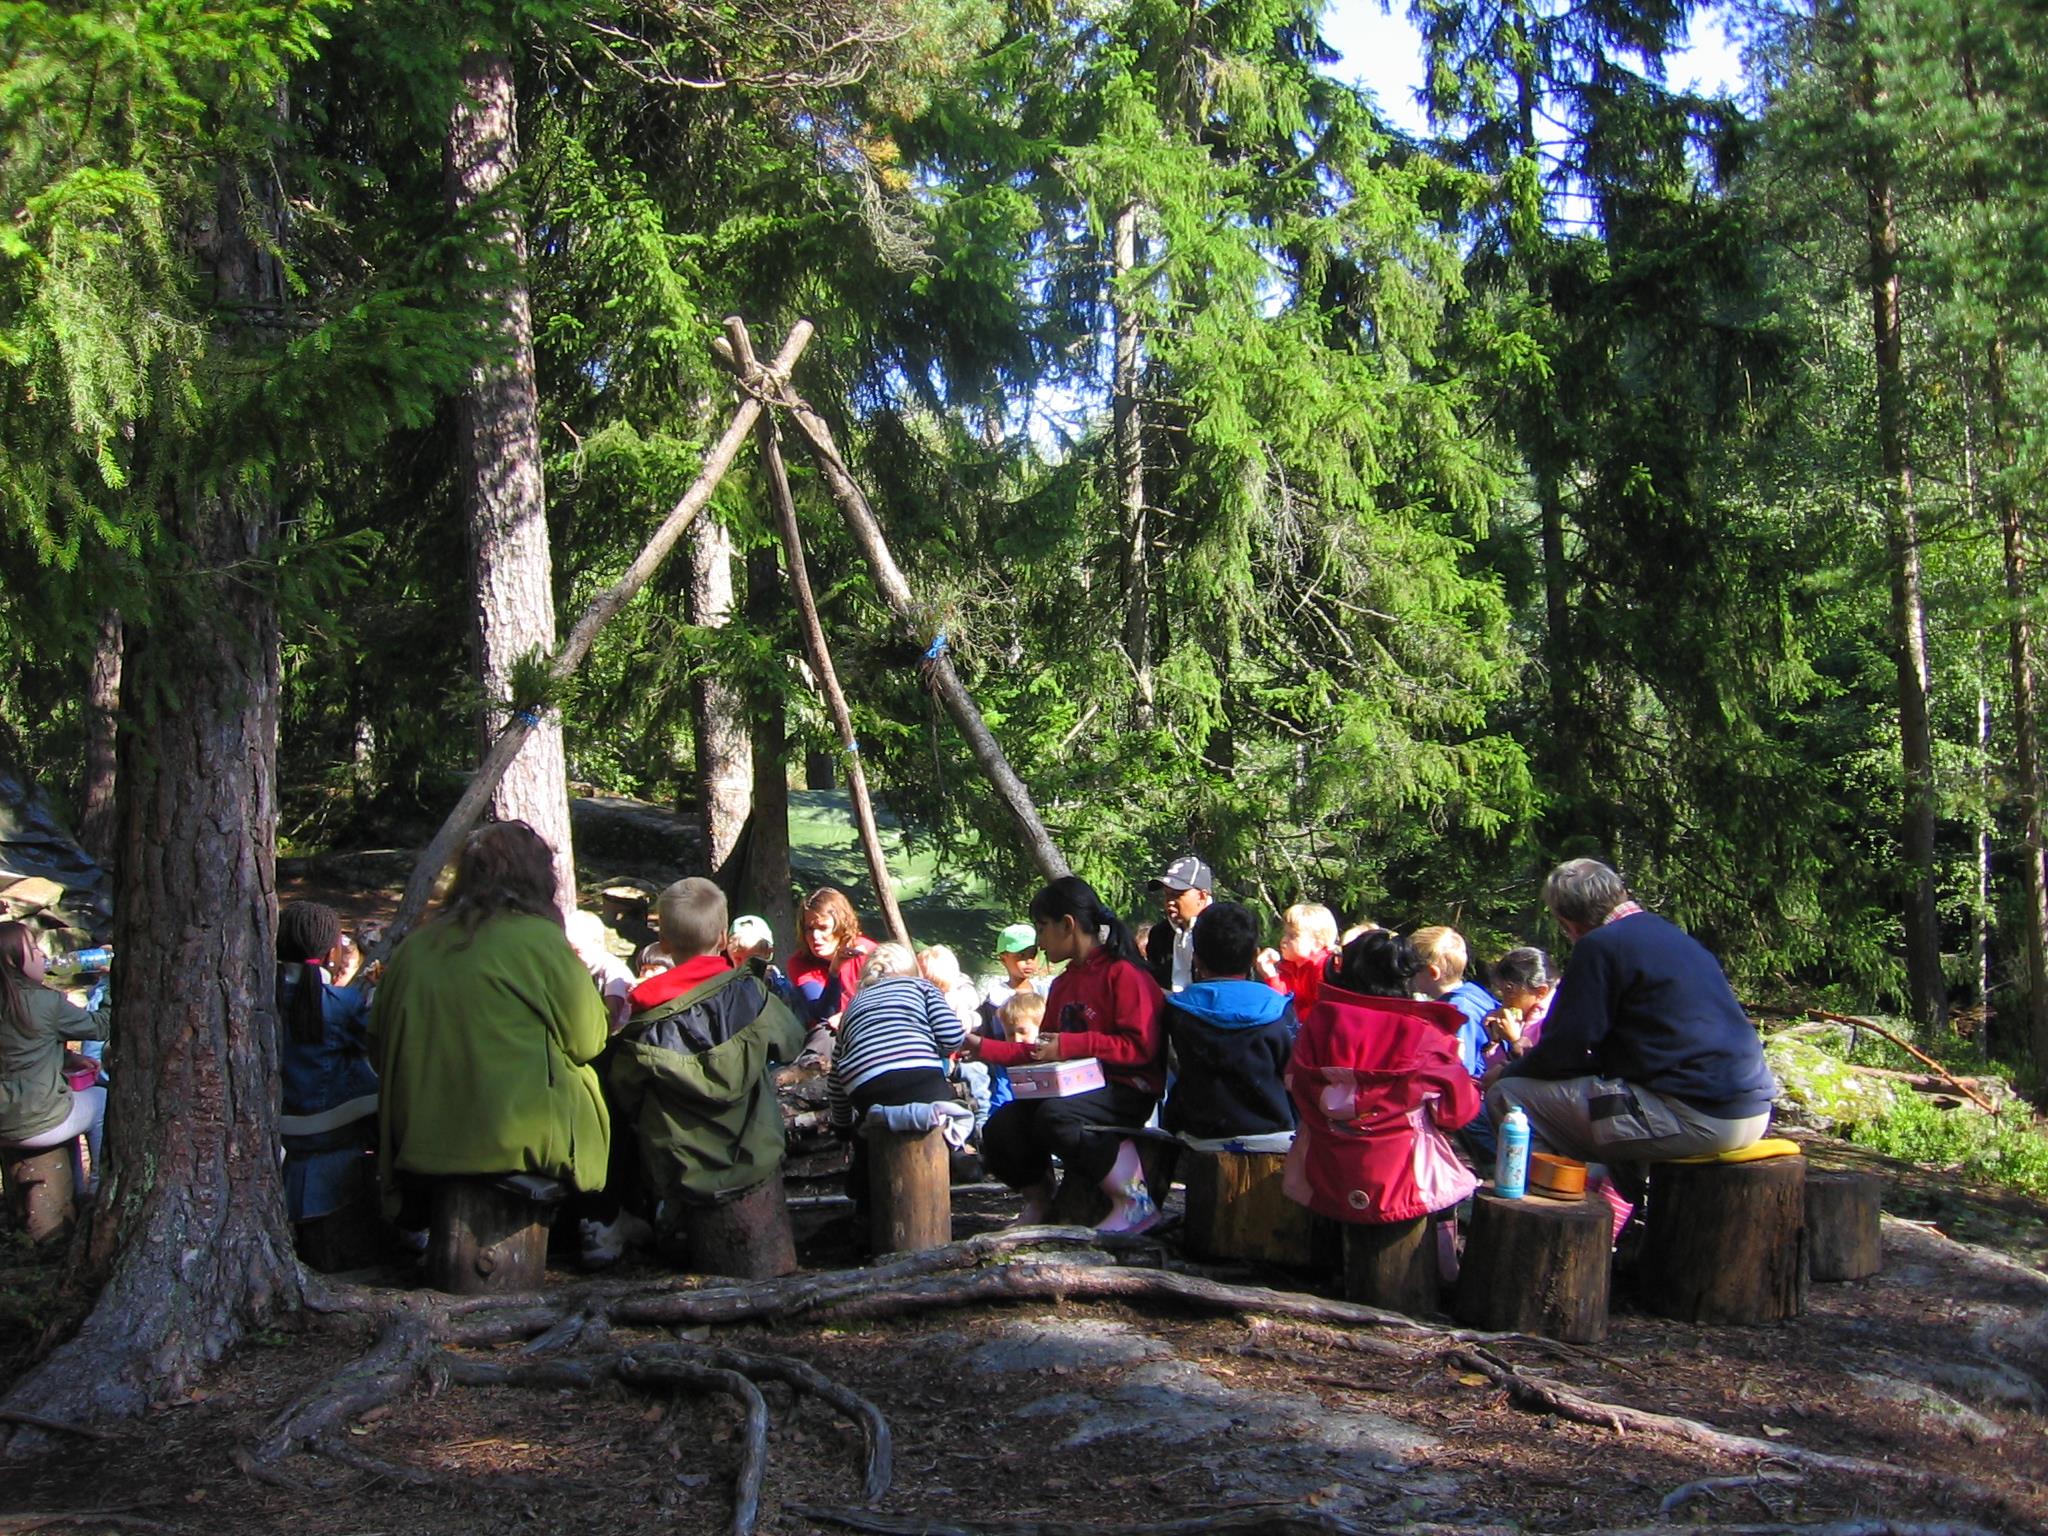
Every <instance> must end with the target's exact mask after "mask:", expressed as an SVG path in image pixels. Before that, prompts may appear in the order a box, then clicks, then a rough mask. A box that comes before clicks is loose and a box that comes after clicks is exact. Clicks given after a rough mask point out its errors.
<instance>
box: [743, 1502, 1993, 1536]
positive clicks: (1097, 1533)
mask: <svg viewBox="0 0 2048 1536" xmlns="http://www.w3.org/2000/svg"><path fill="white" fill-rule="evenodd" d="M783 1508H784V1509H785V1510H786V1511H787V1512H788V1513H790V1514H793V1515H801V1516H802V1517H803V1518H805V1519H806V1520H821V1521H824V1522H825V1523H826V1524H828V1525H841V1526H845V1527H846V1528H847V1529H848V1530H853V1531H869V1532H874V1533H876V1536H1233V1533H1236V1532H1244V1533H1246V1536H1392V1533H1394V1532H1400V1533H1401V1536H1513V1533H1517V1532H1519V1530H1520V1527H1518V1526H1509V1525H1434V1524H1423V1523H1419V1522H1416V1521H1408V1520H1404V1521H1400V1522H1398V1523H1397V1524H1392V1525H1389V1524H1371V1523H1367V1522H1363V1521H1359V1520H1356V1519H1353V1518H1351V1517H1348V1516H1345V1515H1335V1514H1328V1513H1325V1512H1324V1511H1321V1510H1309V1509H1300V1508H1279V1509H1276V1508H1274V1507H1272V1506H1270V1505H1259V1506H1253V1507H1248V1508H1245V1509H1230V1510H1223V1511H1220V1512H1219V1513H1217V1514H1213V1515H1191V1516H1189V1517H1187V1518H1186V1519H1182V1520H1161V1521H1155V1522H1152V1523H1149V1524H1144V1525H1099V1524H1095V1523H1092V1522H1088V1521H1073V1520H988V1521H973V1522H970V1521H958V1520H933V1519H929V1518H927V1517H925V1516H923V1515H878V1514H875V1513H873V1512H872V1511H870V1510H864V1509H842V1508H839V1507H837V1506H834V1505H829V1504H786V1505H784V1506H783ZM1580 1536H1997V1533H1996V1532H1994V1531H1991V1530H1989V1529H1987V1528H1986V1527H1984V1526H1981V1525H1968V1524H1962V1523H1959V1522H1956V1521H1949V1520H1933V1521H1913V1520H1829V1521H1824V1522H1821V1523H1819V1524H1814V1525H1791V1524H1781V1523H1771V1524H1763V1525H1639V1526H1630V1527H1627V1528H1625V1529H1613V1530H1601V1531H1585V1532H1582V1533H1580Z"/></svg>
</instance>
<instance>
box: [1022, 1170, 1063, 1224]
mask: <svg viewBox="0 0 2048 1536" xmlns="http://www.w3.org/2000/svg"><path fill="white" fill-rule="evenodd" d="M1058 1192H1059V1186H1058V1185H1057V1184H1055V1183H1054V1182H1053V1178H1052V1175H1051V1174H1050V1173H1048V1174H1047V1175H1046V1176H1045V1177H1044V1178H1042V1179H1040V1180H1039V1181H1038V1182H1037V1183H1036V1184H1033V1185H1032V1186H1031V1187H1030V1188H1028V1189H1026V1190H1025V1191H1024V1209H1023V1210H1022V1211H1020V1212H1018V1213H1017V1219H1016V1220H1015V1221H1014V1222H1012V1223H1011V1225H1012V1226H1018V1227H1042V1226H1044V1225H1045V1219H1046V1217H1048V1216H1050V1215H1051V1214H1052V1197H1053V1196H1054V1195H1055V1194H1057V1193H1058Z"/></svg>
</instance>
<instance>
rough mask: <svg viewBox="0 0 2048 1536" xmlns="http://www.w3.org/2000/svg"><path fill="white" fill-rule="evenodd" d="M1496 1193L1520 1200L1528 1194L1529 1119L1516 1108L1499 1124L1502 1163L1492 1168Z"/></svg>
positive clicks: (1509, 1198)
mask: <svg viewBox="0 0 2048 1536" xmlns="http://www.w3.org/2000/svg"><path fill="white" fill-rule="evenodd" d="M1493 1192H1494V1193H1495V1194H1496V1195H1499V1196H1500V1197H1501V1199H1503V1200H1519V1199H1521V1198H1522V1196H1524V1195H1526V1194H1527V1193H1528V1192H1529V1117H1528V1116H1527V1115H1525V1114H1523V1113H1522V1107H1521V1105H1519V1104H1517V1105H1516V1106H1515V1107H1514V1108H1512V1109H1510V1110H1509V1111H1508V1112H1507V1118H1505V1119H1504V1120H1502V1121H1501V1123H1500V1159H1499V1161H1498V1162H1496V1163H1495V1164H1494V1166H1493Z"/></svg>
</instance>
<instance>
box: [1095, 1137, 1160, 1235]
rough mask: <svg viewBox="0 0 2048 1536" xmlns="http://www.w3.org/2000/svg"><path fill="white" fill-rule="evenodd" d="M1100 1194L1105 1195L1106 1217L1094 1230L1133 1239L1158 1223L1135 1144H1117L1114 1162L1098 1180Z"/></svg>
mask: <svg viewBox="0 0 2048 1536" xmlns="http://www.w3.org/2000/svg"><path fill="white" fill-rule="evenodd" d="M1102 1192H1103V1193H1104V1194H1106V1195H1108V1196H1109V1214H1108V1215H1107V1216H1105V1217H1103V1218H1102V1220H1100V1221H1098V1222H1097V1223H1095V1230H1096V1231H1098V1232H1122V1233H1126V1234H1129V1235H1132V1236H1135V1235H1136V1234H1138V1233H1140V1232H1149V1231H1151V1230H1152V1228H1154V1227H1156V1226H1157V1225H1158V1224H1159V1207H1158V1206H1157V1205H1155V1204H1153V1202H1152V1192H1151V1191H1150V1190H1148V1189H1147V1188H1145V1167H1144V1164H1142V1163H1141V1162H1139V1161H1138V1144H1137V1143H1136V1142H1135V1141H1125V1142H1122V1143H1120V1144H1119V1145H1118V1147H1117V1149H1116V1162H1115V1163H1114V1164H1112V1165H1111V1167H1110V1170H1109V1172H1108V1174H1107V1175H1105V1176H1104V1178H1103V1180H1102Z"/></svg>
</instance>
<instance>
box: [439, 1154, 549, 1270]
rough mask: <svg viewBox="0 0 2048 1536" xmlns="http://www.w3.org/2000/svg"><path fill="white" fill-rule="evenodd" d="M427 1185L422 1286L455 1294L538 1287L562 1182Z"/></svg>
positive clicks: (503, 1179) (524, 1176)
mask: <svg viewBox="0 0 2048 1536" xmlns="http://www.w3.org/2000/svg"><path fill="white" fill-rule="evenodd" d="M429 1182H430V1183H431V1185H432V1188H433V1198H432V1215H431V1216H430V1217H429V1219H428V1224H427V1284H428V1285H430V1286H432V1287H433V1288H434V1289H435V1290H437V1291H448V1292H451V1293H453V1294H454V1295H457V1296H485V1295H498V1294H501V1293H505V1292H510V1291H537V1290H539V1289H540V1286H541V1280H542V1277H543V1276H544V1275H545V1274H546V1273H547V1263H548V1225H549V1223H550V1222H552V1221H553V1220H554V1218H555V1211H556V1209H557V1208H558V1207H559V1206H560V1205H561V1203H562V1197H563V1196H564V1195H565V1194H566V1193H567V1190H566V1189H565V1188H564V1186H563V1185H562V1184H561V1183H559V1182H558V1181H556V1180H554V1179H545V1178H542V1177H540V1176H539V1175H538V1174H530V1173H513V1174H495V1175H492V1174H486V1175H482V1176H479V1177H474V1178H446V1179H433V1180H430V1181H429Z"/></svg>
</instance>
